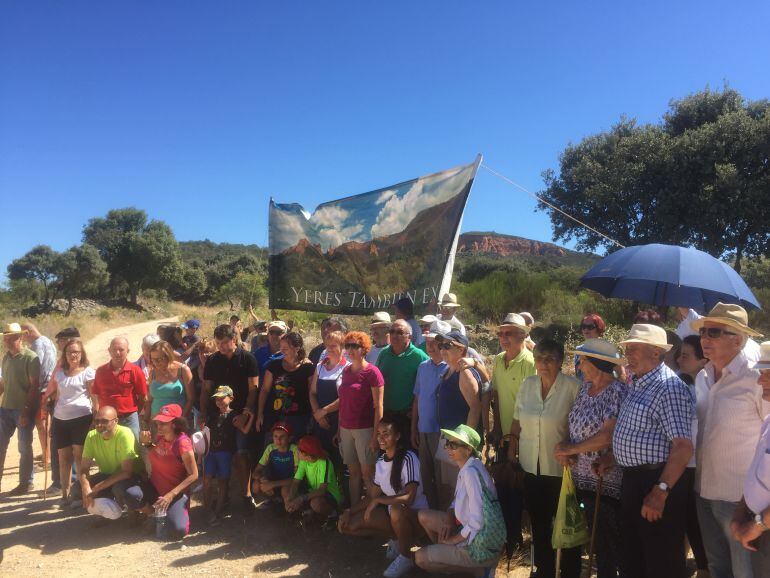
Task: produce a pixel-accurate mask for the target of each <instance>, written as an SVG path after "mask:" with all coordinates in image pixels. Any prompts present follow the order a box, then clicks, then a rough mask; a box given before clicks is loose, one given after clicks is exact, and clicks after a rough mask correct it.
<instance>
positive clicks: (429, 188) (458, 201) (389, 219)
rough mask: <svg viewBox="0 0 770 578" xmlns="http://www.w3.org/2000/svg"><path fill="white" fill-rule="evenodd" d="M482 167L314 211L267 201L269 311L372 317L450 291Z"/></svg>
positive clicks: (421, 306)
mask: <svg viewBox="0 0 770 578" xmlns="http://www.w3.org/2000/svg"><path fill="white" fill-rule="evenodd" d="M480 163H481V155H479V156H478V157H477V158H476V160H475V162H473V163H472V164H469V165H463V166H460V167H455V168H453V169H449V170H446V171H442V172H440V173H435V174H432V175H428V176H425V177H420V178H417V179H413V180H411V181H407V182H405V183H401V184H398V185H394V186H391V187H386V188H383V189H378V190H376V191H371V192H369V193H363V194H360V195H356V196H353V197H347V198H344V199H340V200H337V201H331V202H328V203H323V204H322V205H319V206H318V207H317V208H316V210H315V212H314V213H313V214H312V215H310V214H308V213H307V212H306V211H305V209H304V208H303V207H302V206H301V205H298V204H296V203H292V204H278V203H275V202H274V201H273V200H272V199H270V219H269V227H270V308H271V309H299V310H302V311H320V312H324V313H344V314H349V315H370V314H371V313H372V312H374V311H383V310H392V308H393V304H394V303H395V302H396V301H398V300H399V299H400V298H402V297H407V296H408V297H409V298H410V299H411V300H412V301H413V302H414V304H415V312H416V313H421V312H423V311H428V310H430V311H431V312H434V311H435V304H436V303H437V302H438V301H439V300H440V298H441V296H442V295H443V294H444V293H446V292H447V291H448V290H449V284H450V282H451V278H452V269H453V268H454V255H455V249H456V248H457V237H458V234H459V231H460V223H461V222H462V216H463V211H464V209H465V203H466V201H467V199H468V195H469V194H470V191H471V186H472V185H473V179H474V178H475V176H476V171H477V169H478V167H479V164H480Z"/></svg>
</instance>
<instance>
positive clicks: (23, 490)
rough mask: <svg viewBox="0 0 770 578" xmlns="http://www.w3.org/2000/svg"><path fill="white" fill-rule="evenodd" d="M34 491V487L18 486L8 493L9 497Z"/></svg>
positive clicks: (28, 485)
mask: <svg viewBox="0 0 770 578" xmlns="http://www.w3.org/2000/svg"><path fill="white" fill-rule="evenodd" d="M34 490H35V486H34V485H32V484H19V485H18V486H16V487H15V488H14V489H12V490H11V491H10V492H8V495H9V496H23V495H24V494H29V493H31V492H33V491H34Z"/></svg>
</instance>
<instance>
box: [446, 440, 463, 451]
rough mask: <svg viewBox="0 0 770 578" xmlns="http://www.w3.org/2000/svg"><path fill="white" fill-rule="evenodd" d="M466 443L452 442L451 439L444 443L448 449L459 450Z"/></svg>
mask: <svg viewBox="0 0 770 578" xmlns="http://www.w3.org/2000/svg"><path fill="white" fill-rule="evenodd" d="M464 445H465V444H461V443H459V442H452V441H449V440H447V441H446V442H445V443H444V447H446V449H448V450H457V449H460V448H461V447H463V446H464Z"/></svg>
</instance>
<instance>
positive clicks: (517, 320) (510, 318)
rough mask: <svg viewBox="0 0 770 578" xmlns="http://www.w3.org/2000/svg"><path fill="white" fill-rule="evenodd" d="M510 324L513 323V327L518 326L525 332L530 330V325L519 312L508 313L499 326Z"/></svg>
mask: <svg viewBox="0 0 770 578" xmlns="http://www.w3.org/2000/svg"><path fill="white" fill-rule="evenodd" d="M510 325H512V326H513V327H518V328H519V329H521V330H522V331H523V332H524V333H527V334H529V330H530V327H529V325H527V322H526V321H525V320H524V318H523V317H522V316H521V315H519V314H518V313H509V314H508V315H506V316H505V318H504V319H503V320H502V321H501V322H500V325H499V327H505V326H510Z"/></svg>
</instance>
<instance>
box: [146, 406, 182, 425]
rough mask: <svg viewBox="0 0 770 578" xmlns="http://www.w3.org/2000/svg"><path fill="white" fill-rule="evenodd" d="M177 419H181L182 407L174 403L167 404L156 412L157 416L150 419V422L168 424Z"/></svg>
mask: <svg viewBox="0 0 770 578" xmlns="http://www.w3.org/2000/svg"><path fill="white" fill-rule="evenodd" d="M178 417H182V407H181V406H180V405H179V404H176V403H169V404H167V405H164V406H163V407H162V408H160V410H158V414H157V415H156V416H155V417H154V418H152V421H159V422H161V423H168V422H170V421H174V420H175V419H176V418H178Z"/></svg>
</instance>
